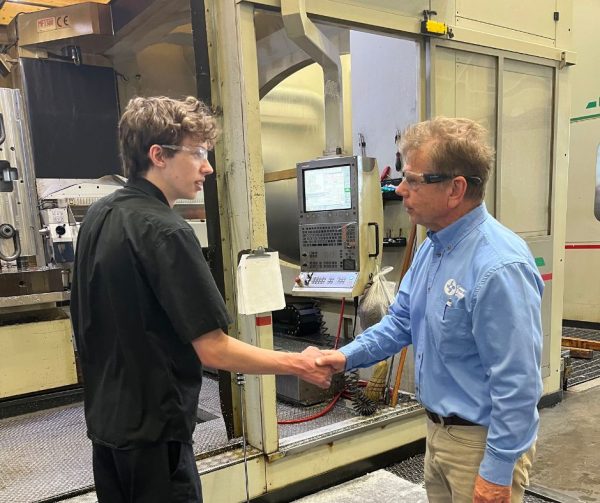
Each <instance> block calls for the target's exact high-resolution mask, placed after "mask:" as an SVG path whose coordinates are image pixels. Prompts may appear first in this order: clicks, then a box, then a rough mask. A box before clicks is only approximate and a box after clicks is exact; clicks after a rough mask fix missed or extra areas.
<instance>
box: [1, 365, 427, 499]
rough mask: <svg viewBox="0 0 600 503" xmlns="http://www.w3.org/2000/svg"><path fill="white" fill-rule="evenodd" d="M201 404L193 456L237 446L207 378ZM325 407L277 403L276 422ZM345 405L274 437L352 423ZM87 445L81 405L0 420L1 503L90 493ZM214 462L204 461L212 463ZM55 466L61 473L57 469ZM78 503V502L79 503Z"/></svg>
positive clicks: (298, 437)
mask: <svg viewBox="0 0 600 503" xmlns="http://www.w3.org/2000/svg"><path fill="white" fill-rule="evenodd" d="M200 404H201V407H202V409H203V410H204V411H205V412H207V413H208V414H205V415H206V416H207V417H209V418H211V417H214V419H211V420H209V421H206V422H203V423H201V424H200V425H199V427H198V428H196V431H195V432H194V453H195V454H196V455H197V456H199V457H200V458H203V459H206V458H210V457H211V453H213V452H215V451H219V452H221V451H224V452H229V451H230V450H233V449H234V448H235V447H238V446H239V445H240V444H241V439H240V438H235V439H232V440H228V439H227V435H226V432H225V424H224V421H223V418H222V415H221V408H220V402H219V389H218V382H217V381H216V380H215V379H213V378H211V377H210V376H206V377H205V379H204V382H203V385H202V390H201V392H200ZM325 406H326V404H323V405H316V406H313V407H294V406H292V405H289V404H285V403H278V404H277V416H278V418H279V419H297V418H299V417H307V416H312V415H314V414H316V413H318V412H320V411H321V410H322V409H323V408H324V407H325ZM399 407H400V408H402V409H403V410H404V409H406V410H411V409H412V408H415V407H418V406H417V405H416V402H413V401H409V402H407V403H405V404H399ZM355 417H356V415H355V413H354V412H353V411H352V410H351V409H350V408H349V406H348V404H347V403H346V402H345V401H344V400H340V401H338V403H337V404H336V405H335V407H333V408H332V410H331V411H330V412H329V413H327V414H326V415H324V416H322V417H319V418H317V419H315V420H312V421H310V422H305V423H299V424H291V425H280V426H279V436H280V438H282V439H285V440H286V441H287V442H292V443H293V442H302V441H303V440H304V439H308V438H310V437H311V434H312V432H313V430H314V432H315V433H314V434H315V435H318V434H319V432H320V431H322V430H324V429H327V428H330V427H331V428H335V427H336V426H335V425H336V423H340V422H344V421H345V420H348V419H351V418H355ZM91 457H92V446H91V443H90V441H89V439H88V438H87V435H86V427H85V418H84V411H83V404H82V403H78V404H72V405H67V406H63V407H57V408H55V409H50V410H44V411H39V412H34V413H30V414H25V415H22V416H17V417H12V418H8V419H2V420H0V467H2V469H0V502H7V503H8V502H10V503H31V502H36V501H43V500H47V499H50V498H56V497H59V496H61V495H62V496H65V497H66V496H67V495H70V494H73V493H74V492H77V491H81V490H83V489H86V488H90V487H91V486H92V485H93V475H92V466H91ZM213 462H214V459H206V463H213ZM57 467H60V468H57ZM78 501H79V500H78Z"/></svg>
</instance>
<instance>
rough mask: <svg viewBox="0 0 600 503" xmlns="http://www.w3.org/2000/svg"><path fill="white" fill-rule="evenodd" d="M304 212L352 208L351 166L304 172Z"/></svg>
mask: <svg viewBox="0 0 600 503" xmlns="http://www.w3.org/2000/svg"><path fill="white" fill-rule="evenodd" d="M303 176H304V197H303V199H304V211H306V212H312V211H330V210H348V209H350V208H352V183H351V177H350V166H349V165H343V166H332V167H325V168H313V169H307V170H304V171H303Z"/></svg>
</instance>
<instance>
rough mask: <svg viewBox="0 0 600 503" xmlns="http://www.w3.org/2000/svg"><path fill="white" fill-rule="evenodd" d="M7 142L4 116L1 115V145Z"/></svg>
mask: <svg viewBox="0 0 600 503" xmlns="http://www.w3.org/2000/svg"><path fill="white" fill-rule="evenodd" d="M5 140H6V130H5V129H4V116H3V115H2V114H1V113H0V145H2V144H3V143H4V141H5Z"/></svg>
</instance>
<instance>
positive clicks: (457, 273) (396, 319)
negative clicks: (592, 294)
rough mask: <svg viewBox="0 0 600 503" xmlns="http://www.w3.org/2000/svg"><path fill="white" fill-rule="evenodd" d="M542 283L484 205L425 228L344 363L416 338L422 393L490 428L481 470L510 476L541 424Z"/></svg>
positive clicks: (489, 475) (369, 360) (522, 246)
mask: <svg viewBox="0 0 600 503" xmlns="http://www.w3.org/2000/svg"><path fill="white" fill-rule="evenodd" d="M543 289H544V283H543V281H542V278H541V277H540V274H539V272H538V269H537V267H536V265H535V261H534V259H533V257H532V255H531V252H530V251H529V249H528V247H527V245H526V243H525V242H524V241H523V240H522V239H521V238H520V237H519V236H517V235H516V234H514V233H513V232H512V231H510V230H509V229H507V228H506V227H504V226H503V225H501V224H500V223H499V222H498V221H497V220H495V219H494V218H493V217H492V216H491V215H490V214H489V213H488V212H487V210H486V208H485V205H484V204H481V205H480V206H478V207H476V208H475V209H473V210H472V211H471V212H469V213H468V214H466V215H464V216H463V217H462V218H460V219H459V220H457V221H456V222H454V223H452V224H451V225H449V226H448V227H446V228H444V229H442V230H440V231H438V232H428V239H426V240H425V241H424V242H423V244H422V245H421V246H420V248H419V250H418V251H417V253H416V255H415V258H414V260H413V263H412V266H411V267H410V269H409V270H408V272H407V274H406V276H405V277H404V279H403V280H402V283H401V285H400V289H399V291H398V295H397V296H396V299H395V300H394V303H393V304H392V305H391V306H390V309H389V312H388V314H387V315H386V316H385V317H384V318H383V319H382V320H381V322H380V323H378V324H377V325H374V326H373V327H371V328H369V329H367V330H365V332H364V333H363V334H362V335H361V336H360V337H358V338H357V339H356V340H355V341H353V342H352V343H350V344H348V345H346V346H344V347H343V348H342V349H341V351H342V353H344V355H346V358H347V363H346V368H347V369H352V368H358V367H368V366H370V365H373V364H374V363H376V362H378V361H380V360H383V359H385V358H386V357H388V356H389V355H391V354H394V353H397V352H398V351H399V350H400V349H401V348H402V347H404V346H406V345H408V344H411V343H412V344H413V348H414V355H415V392H416V396H417V399H418V400H419V402H421V403H422V404H423V406H424V407H426V408H427V409H429V410H431V411H433V412H436V413H437V414H439V415H441V416H450V415H453V414H455V415H458V416H460V417H462V418H464V419H468V420H469V421H472V422H474V423H477V424H480V425H483V426H486V427H488V436H487V445H486V449H485V454H484V457H483V461H482V462H481V465H480V468H479V474H480V475H481V476H482V477H483V478H484V479H486V480H488V481H490V482H493V483H495V484H500V485H510V484H511V481H512V473H513V470H514V466H515V462H516V461H517V459H518V458H519V457H520V456H521V454H523V453H524V452H526V451H527V450H528V449H529V447H530V446H531V445H532V443H533V442H534V440H535V437H536V434H537V429H538V422H539V416H538V412H537V407H536V406H537V403H538V401H539V399H540V397H541V393H542V379H541V372H540V360H541V348H542V323H541V297H542V292H543Z"/></svg>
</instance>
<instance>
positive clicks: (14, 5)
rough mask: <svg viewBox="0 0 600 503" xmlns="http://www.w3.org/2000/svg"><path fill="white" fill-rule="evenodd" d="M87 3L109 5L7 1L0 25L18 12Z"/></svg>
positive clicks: (0, 12) (65, 0) (73, 1)
mask: <svg viewBox="0 0 600 503" xmlns="http://www.w3.org/2000/svg"><path fill="white" fill-rule="evenodd" d="M89 1H92V2H94V3H102V4H107V3H110V0H24V1H22V2H19V1H17V0H13V1H11V0H8V1H7V2H6V3H5V4H4V6H3V7H2V8H1V9H0V25H7V24H9V23H10V22H11V21H12V20H13V18H14V17H15V16H16V15H17V14H19V13H20V12H36V11H39V10H44V9H50V8H52V7H66V6H68V5H75V4H80V3H85V2H89Z"/></svg>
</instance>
